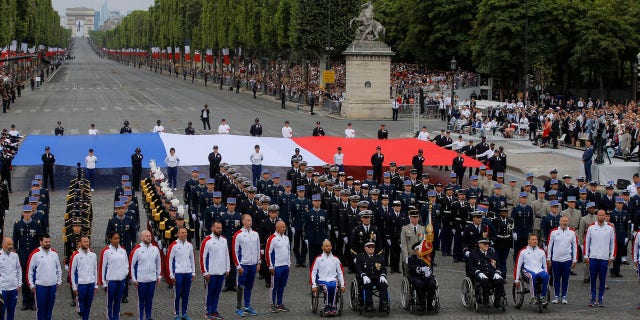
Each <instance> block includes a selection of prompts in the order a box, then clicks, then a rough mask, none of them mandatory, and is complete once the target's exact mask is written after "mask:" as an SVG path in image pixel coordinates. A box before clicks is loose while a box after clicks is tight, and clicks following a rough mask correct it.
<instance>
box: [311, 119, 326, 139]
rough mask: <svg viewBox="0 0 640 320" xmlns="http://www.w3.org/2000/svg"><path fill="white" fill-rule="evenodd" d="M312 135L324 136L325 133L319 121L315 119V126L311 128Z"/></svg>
mask: <svg viewBox="0 0 640 320" xmlns="http://www.w3.org/2000/svg"><path fill="white" fill-rule="evenodd" d="M312 135H313V136H314V137H317V136H324V135H325V133H324V129H322V127H321V126H320V121H316V127H315V128H313V133H312Z"/></svg>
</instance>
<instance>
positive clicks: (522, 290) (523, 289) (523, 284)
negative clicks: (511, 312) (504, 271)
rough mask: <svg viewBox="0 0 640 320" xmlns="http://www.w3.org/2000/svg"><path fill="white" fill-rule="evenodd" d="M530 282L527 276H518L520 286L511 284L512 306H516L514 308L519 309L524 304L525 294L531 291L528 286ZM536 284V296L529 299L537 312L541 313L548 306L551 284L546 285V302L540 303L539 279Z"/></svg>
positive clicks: (540, 285)
mask: <svg viewBox="0 0 640 320" xmlns="http://www.w3.org/2000/svg"><path fill="white" fill-rule="evenodd" d="M530 285H531V284H530V283H529V278H528V277H526V276H525V277H522V276H521V277H520V287H519V288H518V287H516V284H515V283H514V284H513V287H512V288H511V294H512V296H513V303H514V307H516V309H520V308H522V305H523V304H524V298H525V296H526V295H527V294H530V293H531V290H530V288H529V286H530ZM535 286H536V290H535V291H536V296H535V297H533V296H532V297H531V299H530V300H529V301H530V302H529V303H530V304H531V305H533V306H534V307H537V309H538V312H539V313H542V312H544V311H545V310H546V309H547V307H548V306H549V301H551V286H549V285H547V302H546V303H542V295H541V294H540V292H541V291H542V290H541V287H542V284H541V283H540V280H538V281H537V283H536V284H535Z"/></svg>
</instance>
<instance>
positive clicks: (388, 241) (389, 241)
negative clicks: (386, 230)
mask: <svg viewBox="0 0 640 320" xmlns="http://www.w3.org/2000/svg"><path fill="white" fill-rule="evenodd" d="M387 244H388V245H389V247H391V240H390V239H387Z"/></svg>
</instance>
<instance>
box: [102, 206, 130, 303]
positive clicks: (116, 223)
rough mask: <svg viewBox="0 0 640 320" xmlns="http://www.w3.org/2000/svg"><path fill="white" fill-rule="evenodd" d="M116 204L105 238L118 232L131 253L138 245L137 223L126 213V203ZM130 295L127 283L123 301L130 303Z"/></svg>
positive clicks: (124, 246)
mask: <svg viewBox="0 0 640 320" xmlns="http://www.w3.org/2000/svg"><path fill="white" fill-rule="evenodd" d="M114 206H115V207H116V216H115V217H113V218H111V219H109V222H108V223H107V230H106V235H105V237H104V238H105V239H107V240H106V241H109V236H108V235H110V234H113V233H117V234H118V235H120V246H122V247H123V248H124V249H125V250H126V251H127V256H129V255H130V254H131V249H133V247H134V246H135V245H136V224H135V222H134V221H133V219H132V218H131V217H128V216H127V215H125V210H126V208H125V204H124V202H121V201H116V202H115V204H114ZM128 297H129V285H128V282H127V283H126V284H125V288H124V294H123V295H122V303H128V302H129V301H128Z"/></svg>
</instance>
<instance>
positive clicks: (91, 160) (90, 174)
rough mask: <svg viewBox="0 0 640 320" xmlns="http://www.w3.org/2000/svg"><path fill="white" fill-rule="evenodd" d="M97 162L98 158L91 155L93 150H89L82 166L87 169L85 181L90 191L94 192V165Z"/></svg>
mask: <svg viewBox="0 0 640 320" xmlns="http://www.w3.org/2000/svg"><path fill="white" fill-rule="evenodd" d="M97 162H98V157H96V156H95V155H94V154H93V149H89V155H87V156H86V157H85V158H84V166H85V167H86V168H87V179H88V180H89V182H90V184H91V191H95V190H94V188H95V180H96V176H95V174H96V163H97Z"/></svg>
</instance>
